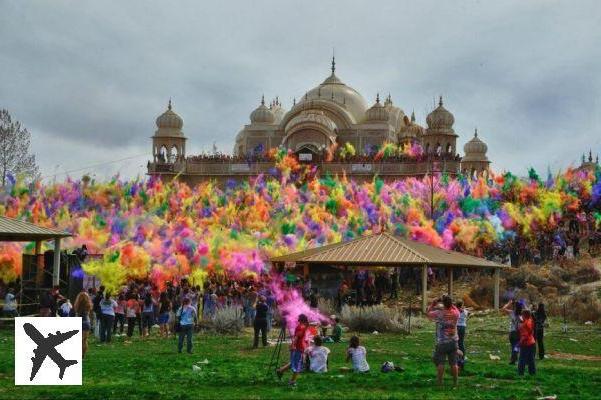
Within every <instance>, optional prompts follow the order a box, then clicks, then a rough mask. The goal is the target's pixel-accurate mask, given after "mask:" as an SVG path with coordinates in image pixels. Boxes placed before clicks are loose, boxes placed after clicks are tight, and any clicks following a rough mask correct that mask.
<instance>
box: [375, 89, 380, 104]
mask: <svg viewBox="0 0 601 400" xmlns="http://www.w3.org/2000/svg"><path fill="white" fill-rule="evenodd" d="M376 103H377V104H380V92H378V93H377V94H376Z"/></svg>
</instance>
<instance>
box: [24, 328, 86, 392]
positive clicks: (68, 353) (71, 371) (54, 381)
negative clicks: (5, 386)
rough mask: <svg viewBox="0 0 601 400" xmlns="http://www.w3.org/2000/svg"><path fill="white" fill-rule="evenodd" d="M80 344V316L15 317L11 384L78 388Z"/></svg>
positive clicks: (79, 382)
mask: <svg viewBox="0 0 601 400" xmlns="http://www.w3.org/2000/svg"><path fill="white" fill-rule="evenodd" d="M73 331H77V332H73ZM31 336H33V338H32V337H31ZM81 341H82V333H81V317H64V318H61V317H43V318H42V317H38V318H36V317H18V318H15V385H81V382H82V357H81ZM34 360H35V362H34ZM40 360H42V361H41V364H40ZM59 365H60V366H62V370H63V377H62V379H61V378H60V377H59V375H60V374H61V368H60V367H59ZM36 366H37V367H39V370H38V371H37V372H36V373H35V376H34V377H33V379H30V378H31V377H32V372H33V370H34V367H36Z"/></svg>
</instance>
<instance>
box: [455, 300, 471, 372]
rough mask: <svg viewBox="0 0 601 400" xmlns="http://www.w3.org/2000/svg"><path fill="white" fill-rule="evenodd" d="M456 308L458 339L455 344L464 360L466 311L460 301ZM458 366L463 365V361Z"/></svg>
mask: <svg viewBox="0 0 601 400" xmlns="http://www.w3.org/2000/svg"><path fill="white" fill-rule="evenodd" d="M457 309H458V310H459V319H458V320H457V336H458V337H459V340H458V343H457V344H458V347H459V350H461V353H462V354H463V360H465V359H466V357H465V331H466V329H467V318H468V311H467V309H466V308H465V307H463V302H462V301H458V302H457ZM460 367H463V363H461V364H460Z"/></svg>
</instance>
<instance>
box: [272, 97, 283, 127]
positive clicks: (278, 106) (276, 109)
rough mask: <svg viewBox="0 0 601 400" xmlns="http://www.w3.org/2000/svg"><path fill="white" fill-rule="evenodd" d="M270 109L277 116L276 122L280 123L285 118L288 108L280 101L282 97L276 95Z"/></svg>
mask: <svg viewBox="0 0 601 400" xmlns="http://www.w3.org/2000/svg"><path fill="white" fill-rule="evenodd" d="M269 109H270V110H271V112H272V113H273V115H274V116H275V123H276V124H279V123H280V122H281V121H282V119H283V118H284V115H286V110H284V108H283V107H282V103H280V99H279V98H278V97H276V98H275V100H274V101H273V102H272V103H271V105H270V106H269Z"/></svg>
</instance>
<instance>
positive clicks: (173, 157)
mask: <svg viewBox="0 0 601 400" xmlns="http://www.w3.org/2000/svg"><path fill="white" fill-rule="evenodd" d="M178 159H179V151H178V150H177V147H176V146H175V145H173V146H172V147H171V153H170V154H169V162H171V163H174V162H176V161H177V160H178Z"/></svg>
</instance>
